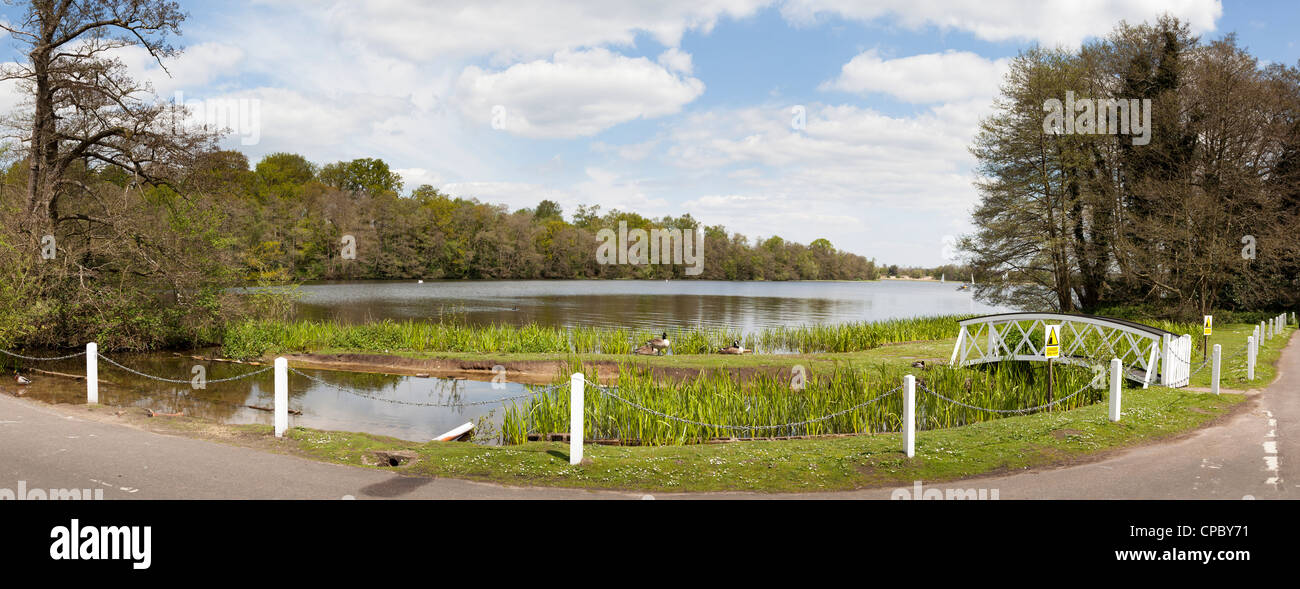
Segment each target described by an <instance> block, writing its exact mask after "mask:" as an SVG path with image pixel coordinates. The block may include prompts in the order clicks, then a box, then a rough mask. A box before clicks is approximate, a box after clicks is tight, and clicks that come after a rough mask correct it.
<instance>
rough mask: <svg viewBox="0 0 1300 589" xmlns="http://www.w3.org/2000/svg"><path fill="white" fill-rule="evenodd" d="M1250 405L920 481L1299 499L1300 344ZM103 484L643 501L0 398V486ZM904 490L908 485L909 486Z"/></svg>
mask: <svg viewBox="0 0 1300 589" xmlns="http://www.w3.org/2000/svg"><path fill="white" fill-rule="evenodd" d="M1297 338H1300V334H1297V335H1295V336H1293V338H1292V341H1291V342H1290V345H1289V346H1288V347H1287V348H1286V350H1285V351H1284V352H1283V354H1282V358H1281V360H1280V361H1279V365H1278V369H1279V378H1278V380H1277V381H1276V382H1274V383H1273V384H1272V385H1271V386H1270V387H1268V388H1267V389H1265V390H1262V391H1252V392H1250V393H1249V394H1250V395H1251V401H1250V403H1251V406H1250V407H1249V408H1248V409H1247V410H1246V411H1244V412H1242V413H1240V414H1238V415H1237V416H1235V417H1233V418H1232V419H1230V420H1227V421H1224V422H1222V423H1220V424H1218V425H1215V426H1212V427H1209V428H1206V429H1203V430H1199V431H1197V432H1195V433H1193V434H1191V435H1189V436H1186V437H1184V438H1182V439H1179V440H1176V441H1172V442H1167V443H1162V444H1155V445H1149V446H1144V447H1140V448H1136V449H1133V450H1129V451H1126V452H1123V453H1120V454H1117V455H1115V456H1112V457H1110V458H1107V459H1105V460H1102V461H1099V462H1094V463H1090V464H1083V465H1078V466H1071V467H1067V468H1059V469H1048V470H1039V471H1030V472H1026V473H1020V474H1015V475H1011V476H1005V477H996V478H992V477H989V478H976V479H971V480H967V481H961V482H956V483H948V484H942V485H928V484H925V483H924V481H922V482H921V484H922V488H923V489H938V490H940V491H941V492H944V493H946V492H947V491H948V490H949V489H962V490H965V489H976V490H979V489H984V490H985V491H986V493H990V492H992V491H994V490H996V492H997V496H998V498H1000V499H1232V500H1238V499H1245V498H1254V499H1287V498H1290V499H1295V498H1300V464H1297V457H1300V345H1297V343H1296V341H1295V340H1296V339H1297ZM20 481H21V482H22V483H23V484H24V485H25V486H26V488H27V489H51V488H53V489H71V488H76V489H87V488H89V489H94V488H101V489H103V490H104V498H105V499H343V498H356V499H389V498H393V499H642V498H645V494H644V493H623V492H593V491H582V490H571V489H548V488H512V487H502V486H498V485H491V484H485V483H475V482H467V481H461V480H455V479H427V478H411V477H402V476H397V475H393V474H391V473H385V472H381V471H376V470H370V469H363V468H356V467H351V466H341V465H334V464H325V463H319V462H314V461H310V460H306V459H302V458H296V457H292V456H285V455H280V454H273V453H267V452H263V451H259V450H252V449H248V448H240V447H235V446H228V445H224V444H219V443H215V442H208V441H203V440H195V439H190V438H183V437H177V436H170V435H163V434H157V433H152V432H146V431H142V430H139V429H135V428H131V427H127V426H122V425H116V424H111V423H102V422H97V421H90V420H87V419H80V418H78V417H77V416H76V415H75V412H71V411H69V410H68V409H67V408H59V407H53V406H48V405H44V404H41V403H38V402H35V401H28V400H24V399H18V398H14V397H12V396H9V395H0V490H3V489H9V490H17V488H18V485H19V483H20ZM913 489H914V488H913ZM893 492H894V490H893V489H869V490H863V491H852V492H839V493H822V494H800V495H764V494H753V493H710V494H656V495H655V498H657V499H674V498H707V499H762V498H805V499H888V498H890V497H891V495H892V494H893Z"/></svg>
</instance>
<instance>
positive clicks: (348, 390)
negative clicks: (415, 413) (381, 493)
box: [289, 367, 568, 407]
mask: <svg viewBox="0 0 1300 589" xmlns="http://www.w3.org/2000/svg"><path fill="white" fill-rule="evenodd" d="M289 372H292V373H293V374H296V375H298V376H301V377H303V378H305V379H307V380H309V381H312V382H314V383H316V384H319V385H321V386H324V387H327V388H330V389H334V390H337V391H341V392H344V393H347V394H349V395H354V396H357V397H361V398H363V399H370V400H372V401H381V402H384V403H392V404H395V405H407V406H411V407H477V406H484V405H501V404H503V403H510V402H513V401H521V400H523V399H527V398H530V397H533V396H535V395H540V394H544V393H549V392H551V391H554V390H556V389H559V388H562V387H565V386H568V385H567V384H555V385H550V386H547V387H543V388H540V389H528V392H525V393H523V394H519V395H512V396H509V397H502V398H500V399H492V400H490V401H470V402H464V401H458V402H428V401H406V400H403V399H391V398H388V397H381V396H379V395H374V394H370V393H365V392H362V391H358V390H355V389H352V388H349V387H345V386H341V385H336V384H334V383H332V382H329V381H326V380H324V379H322V378H318V377H315V376H312V375H310V374H307V373H305V372H302V371H300V370H298V369H296V368H293V367H290V368H289Z"/></svg>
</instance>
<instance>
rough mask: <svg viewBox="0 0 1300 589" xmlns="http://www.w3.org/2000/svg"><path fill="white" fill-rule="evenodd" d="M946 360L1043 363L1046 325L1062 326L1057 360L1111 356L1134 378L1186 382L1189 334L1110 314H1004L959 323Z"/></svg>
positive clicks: (1087, 362) (1091, 361)
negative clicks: (954, 341)
mask: <svg viewBox="0 0 1300 589" xmlns="http://www.w3.org/2000/svg"><path fill="white" fill-rule="evenodd" d="M960 324H961V332H960V333H958V335H957V345H956V346H955V347H953V350H952V360H951V362H950V364H952V365H954V366H973V365H976V364H985V363H989V362H1002V361H1005V360H1020V361H1028V362H1046V361H1047V357H1046V356H1044V355H1043V348H1044V339H1045V337H1046V328H1045V326H1046V325H1060V326H1061V341H1060V344H1061V355H1060V357H1059V358H1057V359H1056V361H1057V362H1062V363H1066V364H1074V365H1077V366H1086V367H1090V368H1094V369H1096V368H1098V367H1104V366H1107V365H1108V364H1109V363H1110V360H1111V358H1119V359H1120V361H1121V362H1123V364H1124V374H1125V376H1126V377H1127V378H1128V379H1129V380H1132V381H1136V382H1140V383H1142V385H1143V387H1146V386H1148V385H1151V384H1162V385H1166V386H1186V385H1187V382H1188V380H1189V377H1190V376H1189V375H1190V374H1191V357H1192V338H1191V336H1190V335H1182V336H1178V335H1175V334H1173V333H1171V332H1168V331H1165V330H1163V329H1159V328H1155V327H1151V326H1149V325H1142V324H1141V323H1134V322H1132V321H1125V320H1123V319H1112V318H1110V317H1096V316H1091V315H1071V314H1066V313H1003V314H1000V315H986V316H984V317H974V318H971V319H967V320H965V321H962V322H960Z"/></svg>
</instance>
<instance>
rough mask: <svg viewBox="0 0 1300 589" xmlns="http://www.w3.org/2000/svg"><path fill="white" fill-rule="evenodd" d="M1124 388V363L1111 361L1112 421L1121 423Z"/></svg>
mask: <svg viewBox="0 0 1300 589" xmlns="http://www.w3.org/2000/svg"><path fill="white" fill-rule="evenodd" d="M1123 386H1124V363H1123V362H1121V361H1120V359H1119V358H1111V360H1110V420H1111V421H1112V422H1114V421H1119V412H1120V400H1121V399H1120V390H1121V389H1122V387H1123Z"/></svg>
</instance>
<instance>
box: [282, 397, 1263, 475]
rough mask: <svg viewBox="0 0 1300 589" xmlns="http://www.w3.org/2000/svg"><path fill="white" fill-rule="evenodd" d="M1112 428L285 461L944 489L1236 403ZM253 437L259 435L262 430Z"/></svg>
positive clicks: (356, 444) (1099, 414)
mask: <svg viewBox="0 0 1300 589" xmlns="http://www.w3.org/2000/svg"><path fill="white" fill-rule="evenodd" d="M1126 400H1127V403H1128V405H1127V407H1126V408H1125V411H1124V416H1123V420H1122V421H1120V422H1119V423H1110V422H1109V421H1108V420H1107V418H1106V407H1105V405H1104V404H1098V405H1092V406H1088V407H1081V408H1078V409H1074V410H1071V411H1058V412H1054V413H1041V414H1037V415H1030V416H1025V417H1012V418H1007V419H1000V420H996V421H991V422H984V423H977V424H973V425H970V426H966V427H961V428H952V429H943V430H936V431H930V432H922V433H921V434H920V435H918V438H917V455H916V457H915V458H913V459H908V458H907V457H906V456H905V455H904V454H903V453H902V451H901V449H902V446H901V444H902V440H901V437H900V436H899V435H898V434H875V435H865V436H858V437H849V438H833V439H815V440H790V441H771V442H738V443H730V444H704V445H691V446H669V447H612V446H596V445H593V446H588V447H587V448H586V449H585V450H584V453H585V455H586V457H587V458H588V459H589V463H584V464H582V465H579V466H570V465H569V463H568V446H567V445H565V444H560V443H530V444H526V445H523V446H512V447H502V448H494V447H482V446H475V445H470V444H439V443H430V444H423V445H420V444H412V443H405V442H400V441H397V440H392V439H384V438H378V437H375V436H368V435H364V434H349V433H342V432H320V431H311V430H302V429H297V430H291V431H290V433H289V438H290V439H291V440H292V442H289V443H290V444H292V445H293V451H295V452H299V453H303V454H306V455H308V456H310V457H313V458H317V459H321V460H327V461H331V462H338V463H343V464H354V465H366V464H370V463H372V462H373V461H374V459H373V456H374V455H375V452H377V451H407V452H411V453H413V455H414V456H415V457H416V460H415V461H414V462H412V463H411V464H408V465H405V466H402V467H397V468H392V469H391V470H395V471H399V472H404V473H407V474H414V475H421V476H440V477H456V478H465V479H472V480H481V481H490V482H496V483H502V484H512V485H545V486H564V487H580V488H601V489H632V490H644V491H658V492H662V491H733V490H744V491H760V492H782V491H812V490H820V491H833V490H850V489H857V488H864V487H889V486H906V485H911V484H912V481H915V480H924V481H927V482H929V481H936V482H937V481H948V480H954V479H959V478H964V477H970V476H977V475H986V474H994V473H1005V472H1012V471H1016V470H1021V469H1025V468H1031V467H1035V466H1045V465H1052V464H1063V463H1069V462H1072V461H1077V460H1082V459H1086V458H1088V457H1091V456H1096V455H1099V454H1103V453H1105V452H1107V451H1111V450H1115V449H1120V448H1125V447H1131V446H1135V445H1139V444H1143V443H1147V442H1152V441H1155V440H1160V439H1163V438H1168V437H1171V436H1175V435H1178V434H1181V433H1184V432H1187V431H1190V430H1193V429H1196V428H1198V427H1201V426H1203V425H1205V424H1207V423H1209V422H1210V421H1212V420H1214V419H1216V418H1218V417H1219V416H1222V415H1225V414H1226V413H1228V412H1230V411H1231V410H1232V409H1233V408H1234V407H1236V406H1237V405H1239V404H1240V403H1242V402H1244V400H1245V397H1243V396H1241V395H1227V394H1225V395H1218V396H1215V395H1210V394H1202V393H1189V392H1185V391H1177V390H1171V389H1163V388H1158V389H1149V390H1146V391H1133V392H1131V393H1130V394H1129V396H1128V397H1126ZM262 429H265V428H262Z"/></svg>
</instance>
